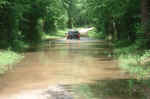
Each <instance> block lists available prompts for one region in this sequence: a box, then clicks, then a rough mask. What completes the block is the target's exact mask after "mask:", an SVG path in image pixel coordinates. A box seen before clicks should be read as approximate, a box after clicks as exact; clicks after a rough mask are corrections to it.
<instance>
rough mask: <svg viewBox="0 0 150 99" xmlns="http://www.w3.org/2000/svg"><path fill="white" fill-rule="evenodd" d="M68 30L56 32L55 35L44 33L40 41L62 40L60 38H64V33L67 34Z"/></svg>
mask: <svg viewBox="0 0 150 99" xmlns="http://www.w3.org/2000/svg"><path fill="white" fill-rule="evenodd" d="M67 31H68V29H64V30H57V31H56V32H55V33H53V32H52V33H49V34H46V33H44V35H43V37H42V39H43V40H45V39H59V38H62V37H65V33H67Z"/></svg>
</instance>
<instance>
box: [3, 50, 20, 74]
mask: <svg viewBox="0 0 150 99" xmlns="http://www.w3.org/2000/svg"><path fill="white" fill-rule="evenodd" d="M22 58H23V56H22V55H20V54H18V53H15V52H12V51H1V52H0V74H3V73H5V72H6V71H8V70H10V69H12V67H13V64H15V63H17V62H19V61H20V60H21V59H22Z"/></svg>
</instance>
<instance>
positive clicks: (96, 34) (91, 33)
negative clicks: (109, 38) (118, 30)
mask: <svg viewBox="0 0 150 99" xmlns="http://www.w3.org/2000/svg"><path fill="white" fill-rule="evenodd" d="M88 37H90V38H96V39H102V38H104V35H103V33H101V32H97V31H96V29H93V30H91V31H89V32H88Z"/></svg>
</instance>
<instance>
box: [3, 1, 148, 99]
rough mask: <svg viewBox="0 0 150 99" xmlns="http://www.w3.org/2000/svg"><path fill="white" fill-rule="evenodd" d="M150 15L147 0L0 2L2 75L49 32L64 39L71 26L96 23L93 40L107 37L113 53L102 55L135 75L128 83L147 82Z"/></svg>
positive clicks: (130, 84) (144, 83) (144, 84)
mask: <svg viewBox="0 0 150 99" xmlns="http://www.w3.org/2000/svg"><path fill="white" fill-rule="evenodd" d="M149 18H150V1H149V0H0V74H3V73H4V72H5V71H7V70H1V68H2V69H3V68H4V67H5V65H7V64H12V63H13V61H15V62H16V61H18V60H21V59H23V58H24V55H22V53H24V52H25V50H26V47H27V46H28V47H31V46H33V45H37V44H40V43H41V42H42V41H43V40H45V39H46V38H45V37H46V36H49V37H51V36H60V37H61V38H62V37H65V33H66V32H67V31H68V30H69V29H74V28H81V27H94V29H93V30H91V31H90V32H89V34H88V36H89V38H92V39H98V40H103V41H105V42H106V46H107V47H108V48H109V49H110V51H108V52H104V54H107V56H108V57H111V58H113V59H115V60H117V61H118V64H119V68H121V69H123V70H125V71H127V72H128V73H129V75H130V76H131V77H133V78H135V79H136V80H135V79H134V80H133V79H131V80H128V81H127V83H128V84H127V85H128V87H133V86H134V85H137V83H138V84H139V83H140V85H139V86H148V85H147V84H149V82H150V80H149V77H148V76H149V73H150V68H149V65H150V19H149ZM60 31H62V32H61V33H59V32H60ZM28 47H27V48H28ZM10 57H12V59H13V61H11V59H10ZM1 65H3V66H1ZM145 79H148V80H145ZM134 88H135V87H134ZM134 88H131V89H133V90H134ZM131 94H132V92H131V90H130V91H129V95H131ZM89 99H90V98H89ZM91 99H92V98H91ZM122 99H123V98H122ZM140 99H141V98H140ZM142 99H148V98H142Z"/></svg>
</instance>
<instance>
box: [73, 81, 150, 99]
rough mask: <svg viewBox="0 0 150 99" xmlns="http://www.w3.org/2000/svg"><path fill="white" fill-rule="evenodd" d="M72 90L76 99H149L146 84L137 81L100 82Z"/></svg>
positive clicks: (81, 85)
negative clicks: (145, 91)
mask: <svg viewBox="0 0 150 99" xmlns="http://www.w3.org/2000/svg"><path fill="white" fill-rule="evenodd" d="M131 81H132V82H134V86H132V83H131ZM137 86H138V87H137ZM72 90H73V93H74V97H75V99H147V98H144V97H146V93H144V91H143V90H145V89H144V84H140V83H139V81H138V80H135V79H114V80H99V81H95V82H93V83H86V84H79V85H73V86H72ZM147 94H148V93H147Z"/></svg>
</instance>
